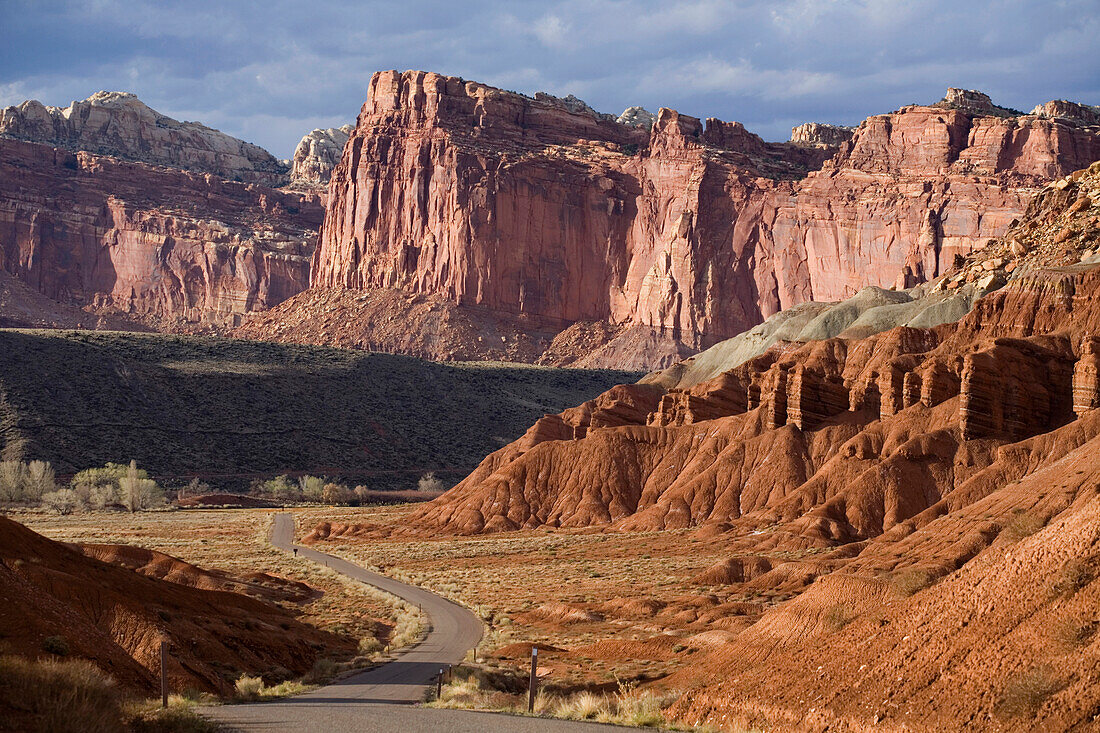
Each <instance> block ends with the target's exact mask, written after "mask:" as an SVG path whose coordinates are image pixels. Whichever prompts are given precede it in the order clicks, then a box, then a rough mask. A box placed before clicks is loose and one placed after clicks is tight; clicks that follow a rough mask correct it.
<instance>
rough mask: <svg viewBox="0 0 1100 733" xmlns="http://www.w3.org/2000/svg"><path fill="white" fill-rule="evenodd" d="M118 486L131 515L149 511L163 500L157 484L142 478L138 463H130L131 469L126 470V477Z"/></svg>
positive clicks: (120, 480)
mask: <svg viewBox="0 0 1100 733" xmlns="http://www.w3.org/2000/svg"><path fill="white" fill-rule="evenodd" d="M147 475H148V474H147ZM118 485H119V489H120V491H121V494H122V497H121V498H122V503H123V505H124V506H125V507H126V508H127V509H129V510H130V512H131V513H133V512H139V511H141V510H143V509H148V508H149V507H151V506H152V505H153V504H154V503H155V502H156V500H157V499H158V498H162V496H161V494H162V492H161V489H160V487H159V486H157V482H156V481H153V480H152V479H148V478H142V477H141V472H139V471H138V467H137V461H130V467H129V468H128V469H127V470H126V475H125V476H123V477H122V478H121V479H119V482H118Z"/></svg>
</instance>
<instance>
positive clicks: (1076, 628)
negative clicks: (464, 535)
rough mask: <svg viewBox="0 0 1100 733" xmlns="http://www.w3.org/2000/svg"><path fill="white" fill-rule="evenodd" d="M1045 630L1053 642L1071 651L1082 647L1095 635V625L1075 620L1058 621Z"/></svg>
mask: <svg viewBox="0 0 1100 733" xmlns="http://www.w3.org/2000/svg"><path fill="white" fill-rule="evenodd" d="M1047 628H1048V632H1049V634H1050V638H1051V639H1052V640H1053V641H1055V642H1057V643H1058V644H1061V645H1062V646H1064V647H1069V648H1071V649H1072V648H1074V647H1079V646H1082V645H1083V644H1084V643H1085V642H1087V641H1088V640H1089V639H1090V638H1092V635H1093V634H1094V633H1096V624H1095V623H1093V622H1090V621H1079V620H1078V619H1075V618H1063V619H1059V620H1058V621H1055V622H1054V623H1052V624H1051V625H1050V626H1049V627H1047Z"/></svg>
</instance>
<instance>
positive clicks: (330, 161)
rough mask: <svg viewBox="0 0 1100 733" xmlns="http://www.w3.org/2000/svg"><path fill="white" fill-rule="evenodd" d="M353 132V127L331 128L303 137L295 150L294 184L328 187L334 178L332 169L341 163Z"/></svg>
mask: <svg viewBox="0 0 1100 733" xmlns="http://www.w3.org/2000/svg"><path fill="white" fill-rule="evenodd" d="M354 129H355V127H354V126H353V125H344V126H343V127H330V128H328V129H327V130H314V131H313V132H311V133H309V134H308V135H306V136H305V137H303V138H302V141H301V142H299V143H298V147H296V148H295V149H294V160H293V163H292V165H291V169H290V179H291V181H292V182H294V183H297V184H304V185H315V186H324V185H326V184H328V182H329V179H331V178H332V170H333V169H334V168H335V167H336V164H337V163H339V162H340V155H341V154H342V153H343V152H344V145H346V144H347V142H348V136H349V135H351V131H352V130H354Z"/></svg>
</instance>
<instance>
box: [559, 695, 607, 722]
mask: <svg viewBox="0 0 1100 733" xmlns="http://www.w3.org/2000/svg"><path fill="white" fill-rule="evenodd" d="M609 714H610V709H609V701H608V699H607V696H606V695H597V694H595V693H593V692H588V691H587V690H586V691H584V692H578V693H576V694H575V695H570V696H569V697H567V698H564V699H562V700H560V701H559V702H558V706H557V709H556V710H555V711H554V717H557V718H568V719H569V720H596V719H598V718H601V717H606V716H608V715H609Z"/></svg>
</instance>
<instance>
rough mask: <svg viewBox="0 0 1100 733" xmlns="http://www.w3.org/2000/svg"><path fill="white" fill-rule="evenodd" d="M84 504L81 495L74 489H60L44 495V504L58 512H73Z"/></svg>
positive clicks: (45, 506)
mask: <svg viewBox="0 0 1100 733" xmlns="http://www.w3.org/2000/svg"><path fill="white" fill-rule="evenodd" d="M83 504H84V502H82V501H81V500H80V496H79V495H77V493H76V492H75V491H73V490H72V489H59V490H58V491H50V492H47V493H45V494H43V495H42V506H43V507H44V508H46V509H50V510H51V511H55V512H57V513H58V514H72V513H73V512H74V511H76V510H77V509H79V508H81V506H83Z"/></svg>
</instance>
